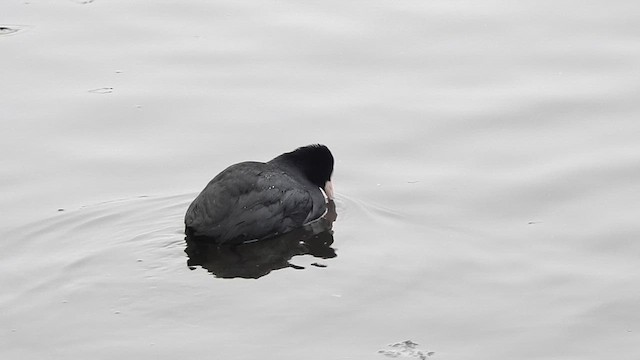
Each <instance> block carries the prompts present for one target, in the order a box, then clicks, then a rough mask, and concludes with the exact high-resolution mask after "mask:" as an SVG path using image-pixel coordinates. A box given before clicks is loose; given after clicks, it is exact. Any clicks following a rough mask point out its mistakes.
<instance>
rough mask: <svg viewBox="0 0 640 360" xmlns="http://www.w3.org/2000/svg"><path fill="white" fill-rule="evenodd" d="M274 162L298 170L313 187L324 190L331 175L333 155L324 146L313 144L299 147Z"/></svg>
mask: <svg viewBox="0 0 640 360" xmlns="http://www.w3.org/2000/svg"><path fill="white" fill-rule="evenodd" d="M272 161H275V162H286V163H288V164H290V165H293V166H295V167H296V168H298V169H300V170H301V171H302V173H303V174H304V175H305V177H306V178H307V179H309V180H310V181H311V182H312V183H313V184H314V185H317V186H318V187H321V188H324V187H325V184H326V183H327V181H330V180H331V175H332V174H333V155H331V151H329V148H327V147H326V146H324V145H320V144H314V145H308V146H303V147H299V148H297V149H295V150H293V151H292V152H288V153H284V154H282V155H280V156H278V157H277V158H275V159H273V160H272Z"/></svg>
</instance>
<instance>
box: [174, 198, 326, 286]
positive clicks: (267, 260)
mask: <svg viewBox="0 0 640 360" xmlns="http://www.w3.org/2000/svg"><path fill="white" fill-rule="evenodd" d="M327 209H328V210H327V213H326V214H325V215H324V216H323V217H321V218H320V219H318V220H316V221H314V222H313V223H311V224H308V225H307V226H305V227H303V228H300V229H296V230H293V231H291V232H288V233H286V234H283V235H280V236H277V237H274V238H270V239H266V240H261V241H254V242H247V243H243V244H240V245H219V244H216V243H214V242H212V241H206V238H205V239H203V238H192V237H190V236H187V237H186V238H185V240H186V242H187V247H186V249H185V250H184V251H185V252H186V253H187V255H188V256H189V259H188V261H187V266H189V268H190V269H192V270H193V269H195V267H196V266H201V267H203V268H205V269H207V271H209V272H210V273H212V274H213V275H215V276H216V277H219V278H236V277H239V278H248V279H257V278H260V277H262V276H265V275H267V274H269V273H270V272H271V271H273V270H279V269H284V268H289V267H291V268H294V269H304V268H303V267H301V266H298V265H294V264H291V263H290V262H289V260H291V258H292V257H294V256H297V255H311V256H314V257H317V258H320V259H330V258H334V257H336V256H337V254H336V251H335V249H333V248H332V247H331V245H332V244H333V230H332V227H333V222H334V221H335V220H336V218H337V213H336V206H335V203H334V202H333V201H330V202H329V204H328V206H327ZM312 265H315V266H318V267H324V266H325V265H321V264H317V263H314V264H312Z"/></svg>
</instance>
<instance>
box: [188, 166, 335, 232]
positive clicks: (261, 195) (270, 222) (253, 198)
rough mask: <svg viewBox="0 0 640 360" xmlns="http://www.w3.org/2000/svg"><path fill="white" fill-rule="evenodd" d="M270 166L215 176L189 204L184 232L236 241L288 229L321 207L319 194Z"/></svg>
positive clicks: (315, 215) (316, 213)
mask: <svg viewBox="0 0 640 360" xmlns="http://www.w3.org/2000/svg"><path fill="white" fill-rule="evenodd" d="M309 185H310V184H308V183H305V182H304V181H300V179H297V178H296V176H295V174H293V175H292V174H288V173H287V172H285V171H284V170H283V169H281V168H279V167H277V166H274V165H273V164H269V163H260V162H243V163H239V164H236V165H232V166H230V167H228V168H227V169H225V170H224V171H222V172H221V173H220V174H218V175H217V176H216V177H215V178H213V180H211V181H210V182H209V184H208V185H207V186H206V187H205V189H204V190H203V191H202V192H201V193H200V194H199V195H198V197H196V199H195V200H194V201H193V202H192V203H191V205H190V206H189V209H188V210H187V213H186V215H185V225H186V228H187V232H188V233H191V234H192V235H195V236H203V237H207V238H211V239H212V240H214V241H216V242H218V243H240V242H243V241H248V240H255V239H261V238H265V237H269V236H272V235H275V234H279V233H284V232H287V231H290V230H292V229H294V228H296V227H300V226H302V225H304V224H305V223H307V222H309V221H311V220H314V219H316V218H318V217H320V216H322V214H323V213H324V211H325V209H326V206H325V202H324V197H323V195H322V193H321V192H320V190H319V189H318V188H317V187H314V186H313V185H311V186H309Z"/></svg>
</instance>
